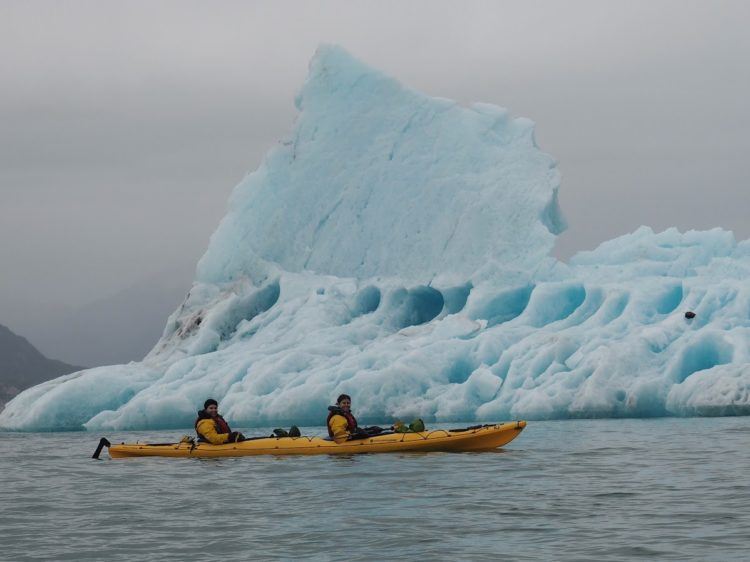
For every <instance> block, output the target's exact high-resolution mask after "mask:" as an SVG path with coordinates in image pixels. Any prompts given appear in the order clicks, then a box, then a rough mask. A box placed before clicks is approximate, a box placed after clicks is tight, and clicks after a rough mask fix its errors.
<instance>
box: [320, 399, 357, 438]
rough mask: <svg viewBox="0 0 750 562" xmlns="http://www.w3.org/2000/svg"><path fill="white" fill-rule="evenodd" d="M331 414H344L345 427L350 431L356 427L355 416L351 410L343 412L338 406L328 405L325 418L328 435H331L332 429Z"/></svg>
mask: <svg viewBox="0 0 750 562" xmlns="http://www.w3.org/2000/svg"><path fill="white" fill-rule="evenodd" d="M333 416H344V417H345V418H346V429H348V430H349V432H350V433H351V432H353V431H354V430H355V429H357V418H355V417H354V416H353V415H352V413H351V412H345V411H344V410H342V409H341V408H339V407H338V406H328V418H327V419H326V427H327V428H328V437H333V431H332V430H331V418H332V417H333Z"/></svg>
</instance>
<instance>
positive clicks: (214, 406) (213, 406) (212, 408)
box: [203, 398, 219, 418]
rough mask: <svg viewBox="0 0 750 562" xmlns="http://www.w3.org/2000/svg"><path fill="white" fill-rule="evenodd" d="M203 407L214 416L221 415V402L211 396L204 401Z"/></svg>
mask: <svg viewBox="0 0 750 562" xmlns="http://www.w3.org/2000/svg"><path fill="white" fill-rule="evenodd" d="M203 409H204V410H205V411H206V413H207V414H208V415H209V416H211V417H212V418H215V417H216V416H218V415H219V403H218V402H217V401H216V400H214V399H213V398H209V399H208V400H206V401H205V402H204V403H203Z"/></svg>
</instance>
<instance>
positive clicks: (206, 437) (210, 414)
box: [195, 398, 245, 445]
mask: <svg viewBox="0 0 750 562" xmlns="http://www.w3.org/2000/svg"><path fill="white" fill-rule="evenodd" d="M195 432H196V433H197V434H198V441H202V442H204V443H205V442H208V443H211V444H212V445H221V444H222V443H238V442H240V441H244V440H245V436H244V435H242V434H241V433H239V432H237V431H232V430H231V429H230V427H229V424H228V423H227V422H226V420H225V419H224V418H223V417H221V416H220V415H219V403H218V402H217V401H216V400H214V399H213V398H209V399H208V400H206V402H205V403H204V404H203V409H202V410H201V411H200V412H198V418H197V419H196V420H195Z"/></svg>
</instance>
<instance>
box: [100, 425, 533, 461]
mask: <svg viewBox="0 0 750 562" xmlns="http://www.w3.org/2000/svg"><path fill="white" fill-rule="evenodd" d="M524 427H526V422H525V421H515V422H508V423H502V424H492V425H481V426H473V427H467V428H465V429H434V430H431V431H423V432H421V433H386V434H382V435H376V436H373V437H366V438H364V439H354V440H350V441H344V442H343V443H336V442H335V441H332V440H330V439H324V438H321V437H306V436H302V437H263V438H256V439H249V440H247V441H242V442H240V443H226V444H224V445H211V444H210V443H186V442H181V443H167V444H148V443H121V444H119V445H118V444H110V443H109V441H107V440H106V439H104V438H102V440H101V442H100V444H99V448H98V449H97V452H96V453H95V454H94V458H98V457H99V453H100V452H101V449H102V447H104V446H106V447H108V448H109V456H110V457H112V458H113V459H121V458H125V457H184V458H190V457H197V458H207V457H244V456H251V455H341V454H345V455H351V454H355V453H394V452H401V451H486V450H489V449H496V448H497V447H502V446H503V445H505V444H507V443H510V442H511V441H513V439H515V438H516V437H518V434H519V433H521V431H523V428H524Z"/></svg>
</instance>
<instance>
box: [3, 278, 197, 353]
mask: <svg viewBox="0 0 750 562" xmlns="http://www.w3.org/2000/svg"><path fill="white" fill-rule="evenodd" d="M194 271H195V266H194V265H193V264H184V265H183V266H180V267H174V268H172V269H170V270H169V271H165V272H161V273H158V274H155V275H151V276H149V277H146V278H141V279H140V280H138V281H137V282H135V283H133V284H131V285H130V286H128V287H127V288H125V289H123V290H120V291H118V292H116V293H114V294H112V295H109V296H107V297H104V298H99V299H96V300H94V301H92V302H89V303H88V304H85V305H82V306H77V307H68V306H65V305H64V304H61V303H51V304H48V305H45V304H44V303H39V302H36V303H20V302H17V303H11V302H8V303H6V304H5V306H4V307H0V316H1V317H2V318H3V319H4V321H5V322H7V323H8V324H9V325H11V326H13V327H14V329H16V330H18V331H19V332H21V333H23V334H26V335H27V336H28V337H29V338H30V339H31V340H32V341H33V342H34V344H35V345H36V346H38V348H39V349H40V350H41V351H42V352H43V353H44V354H45V355H48V356H51V357H59V358H60V359H62V360H63V361H67V362H69V363H76V364H78V363H83V364H85V365H89V366H92V367H96V366H99V365H114V364H120V363H128V362H129V361H140V360H141V359H143V357H144V356H145V355H146V354H147V353H148V352H149V351H150V350H151V348H152V347H153V346H154V344H156V342H157V341H158V340H159V338H160V337H161V334H162V332H163V331H164V326H165V325H166V323H167V317H168V316H169V315H170V314H171V313H172V312H174V311H175V309H176V308H177V307H178V306H179V305H180V303H181V302H182V301H183V300H184V298H185V294H186V293H187V291H188V289H190V285H191V283H192V279H193V275H194Z"/></svg>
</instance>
